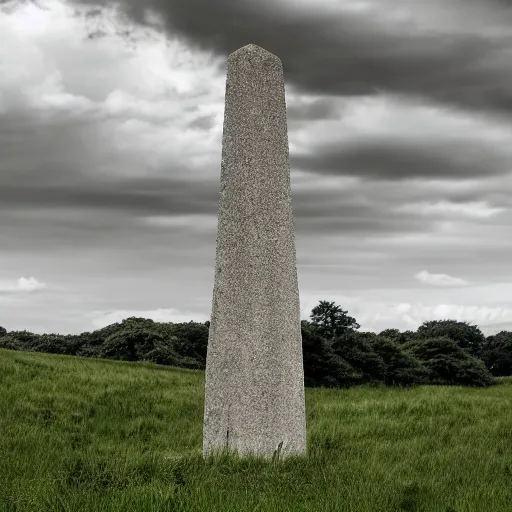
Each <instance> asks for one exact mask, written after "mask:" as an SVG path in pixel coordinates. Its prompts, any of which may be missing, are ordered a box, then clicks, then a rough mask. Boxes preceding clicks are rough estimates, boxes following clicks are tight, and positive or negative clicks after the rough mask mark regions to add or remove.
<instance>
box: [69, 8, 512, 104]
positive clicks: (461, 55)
mask: <svg viewBox="0 0 512 512" xmlns="http://www.w3.org/2000/svg"><path fill="white" fill-rule="evenodd" d="M72 2H73V3H74V4H76V5H81V6H84V5H85V6H90V7H91V12H96V13H97V10H95V6H98V5H110V4H111V3H112V2H110V1H109V0H72ZM347 3H350V2H347ZM115 4H119V5H120V7H121V8H122V9H123V12H124V13H125V14H126V15H127V16H128V18H129V19H131V20H133V21H134V22H136V23H138V24H142V25H144V24H148V17H147V11H148V9H150V10H152V11H153V12H155V13H157V14H158V15H160V17H161V20H162V22H163V23H164V26H165V29H166V31H167V33H168V34H169V35H170V36H172V37H173V38H176V37H179V38H182V39H183V40H184V41H186V43H187V44H190V45H191V46H193V47H195V48H198V49H202V50H206V51H211V52H213V53H214V54H216V55H222V56H227V55H228V54H229V53H231V52H233V51H234V50H236V49H237V48H239V47H241V46H244V45H245V44H248V43H249V42H252V43H256V44H258V45H260V46H263V47H264V48H266V49H267V50H269V51H271V52H273V53H275V54H276V55H278V56H279V57H280V58H281V60H282V62H283V67H284V70H285V75H286V80H287V83H289V84H293V85H294V86H296V87H297V88H298V90H300V91H301V92H304V93H310V94H316V95H345V96H347V95H349V96H350V95H357V96H358V95H371V94H375V93H377V92H382V91H385V92H392V93H398V94H409V95H414V96H417V97H425V98H431V99H434V100H435V101H439V102H444V103H446V104H449V105H454V106H458V107H469V108H474V109H477V110H483V111H491V112H494V113H496V114H504V113H506V112H510V111H511V110H512V89H511V88H510V83H511V81H512V68H511V67H510V59H511V56H510V48H511V47H512V33H510V32H509V33H508V35H507V33H506V27H507V24H509V25H508V26H509V27H510V26H511V25H510V24H512V12H511V10H510V9H508V8H507V7H506V5H501V4H500V3H498V2H489V3H487V4H482V5H485V6H486V7H485V12H487V13H489V16H488V17H487V18H486V17H482V18H481V20H480V26H479V28H480V31H474V30H473V31H471V30H469V29H468V31H466V32H463V31H461V30H457V31H455V30H454V31H450V30H446V29H445V30H444V31H441V30H435V29H422V28H421V25H420V24H419V23H416V19H415V18H414V17H413V16H412V15H411V19H410V21H409V22H401V23H398V22H396V23H395V24H394V25H393V23H392V22H391V21H388V22H387V23H383V22H382V20H380V19H379V16H378V15H377V14H376V11H375V10H372V11H370V12H365V11H363V12H348V11H342V10H339V11H338V12H334V11H333V9H331V12H328V9H326V8H324V9H323V8H322V7H323V6H322V5H320V4H319V5H318V6H317V5H315V8H313V7H312V8H311V10H309V11H306V10H305V9H304V8H302V9H297V8H296V7H295V6H294V5H292V4H290V5H288V6H286V5H281V6H278V5H276V3H274V2H257V3H254V2H252V1H249V0H216V1H215V2H212V1H210V0H149V1H146V2H139V1H138V0H121V1H120V2H115ZM388 6H389V8H391V7H392V4H388V5H386V3H384V5H381V9H380V12H381V14H385V13H386V8H387V7H388ZM406 6H407V4H406ZM470 6H472V7H474V6H475V2H472V1H468V2H467V3H466V4H465V3H463V2H454V1H451V2H447V3H446V4H444V3H443V4H440V3H433V4H432V9H433V10H435V9H437V10H438V16H439V17H442V16H443V10H444V9H446V12H447V14H450V13H451V14H452V16H453V18H455V21H454V23H456V24H459V25H460V23H464V21H463V20H464V18H465V16H466V15H469V14H470V12H472V11H469V7H470ZM477 6H478V4H477ZM427 8H428V7H427ZM322 11H323V12H322ZM377 12H378V11H377ZM491 15H492V16H491ZM381 17H382V18H384V19H385V16H381ZM417 17H418V21H419V22H420V21H421V17H420V15H419V14H418V16H417ZM473 17H474V16H473ZM497 20H498V21H497ZM498 23H499V28H500V29H501V30H500V31H499V33H497V34H496V35H495V36H494V37H492V36H491V34H493V33H494V32H493V29H494V28H495V25H496V24H498ZM504 27H505V28H504Z"/></svg>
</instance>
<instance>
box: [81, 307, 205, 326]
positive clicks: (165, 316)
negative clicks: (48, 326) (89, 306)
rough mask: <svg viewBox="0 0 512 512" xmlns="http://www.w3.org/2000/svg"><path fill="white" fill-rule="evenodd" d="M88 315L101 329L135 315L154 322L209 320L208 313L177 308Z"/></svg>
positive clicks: (96, 312)
mask: <svg viewBox="0 0 512 512" xmlns="http://www.w3.org/2000/svg"><path fill="white" fill-rule="evenodd" d="M87 316H89V317H90V318H91V319H92V324H93V325H94V328H95V329H101V328H102V327H106V326H107V325H111V324H113V323H116V322H122V321H123V320H124V319H126V318H130V317H132V316H135V317H137V318H149V319H151V320H154V321H155V322H173V323H181V322H189V321H190V320H192V321H194V322H201V323H202V322H206V320H210V316H209V315H204V314H200V313H184V312H181V311H178V310H177V309H172V308H170V309H154V310H124V309H123V310H121V309H119V310H115V311H109V312H104V311H93V312H92V313H90V314H89V315H87Z"/></svg>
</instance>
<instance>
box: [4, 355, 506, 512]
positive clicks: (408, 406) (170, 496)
mask: <svg viewBox="0 0 512 512" xmlns="http://www.w3.org/2000/svg"><path fill="white" fill-rule="evenodd" d="M500 382H501V383H500V385H497V386H494V387H490V388H464V387H448V386H420V387H417V388H413V389H391V388H386V387H383V386H381V387H369V386H361V387H357V388H352V389H349V390H336V389H324V388H321V389H306V411H307V434H308V436H307V438H308V454H307V456H306V457H293V458H290V459H284V460H276V461H269V460H264V459H262V458H258V457H253V456H251V457H247V458H239V457H237V456H236V455H232V454H220V455H218V456H216V457H215V458H213V459H209V460H208V461H204V460H203V458H202V426H203V406H204V395H203V393H204V372H202V371H197V370H183V369H175V368H170V367H162V366H156V365H153V364H150V363H140V362H138V363H125V362H117V361H107V360H100V359H87V358H81V357H73V356H58V355H50V354H41V353H27V352H14V351H8V350H1V349H0V511H1V512H7V511H9V512H14V511H16V512H22V511H23V512H24V511H30V512H36V511H52V512H59V511H73V512H82V511H83V512H95V511H97V512H100V511H101V512H114V511H119V512H121V511H122V512H129V511H148V512H151V511H155V512H156V511H162V512H163V511H187V512H194V511H201V512H203V511H208V512H215V511H218V512H221V511H222V512H228V511H233V512H235V511H236V512H244V511H251V512H256V511H260V512H261V511H275V512H278V511H279V512H285V511H290V512H291V511H293V512H298V511H315V512H322V511H332V512H339V511H342V512H344V511H347V512H350V511H353V512H367V511H379V512H385V511H408V512H413V511H424V512H429V511H432V512H469V511H475V512H476V511H478V512H482V511H489V512H501V511H503V512H505V511H506V512H510V511H511V510H512V415H511V412H512V378H503V379H500Z"/></svg>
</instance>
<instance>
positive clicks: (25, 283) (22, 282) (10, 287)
mask: <svg viewBox="0 0 512 512" xmlns="http://www.w3.org/2000/svg"><path fill="white" fill-rule="evenodd" d="M46 286H47V285H46V284H45V283H42V282H40V281H38V280H37V279H36V278H35V277H29V278H25V277H20V278H19V279H18V280H17V281H16V282H8V281H7V282H3V283H0V293H6V292H33V291H36V290H42V289H43V288H46Z"/></svg>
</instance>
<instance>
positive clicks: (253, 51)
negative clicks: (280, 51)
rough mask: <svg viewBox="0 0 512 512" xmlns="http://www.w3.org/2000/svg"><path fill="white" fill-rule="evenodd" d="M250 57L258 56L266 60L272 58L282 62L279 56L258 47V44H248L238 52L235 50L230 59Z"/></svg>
mask: <svg viewBox="0 0 512 512" xmlns="http://www.w3.org/2000/svg"><path fill="white" fill-rule="evenodd" d="M249 55H257V56H259V57H263V58H265V59H268V58H269V57H271V58H273V59H277V60H279V61H280V60H281V59H279V57H278V56H277V55H274V54H273V53H271V52H269V51H267V50H265V48H262V47H261V46H258V45H257V44H254V43H250V44H246V45H245V46H242V47H241V48H238V50H235V51H234V52H233V53H231V54H230V55H229V59H233V58H234V57H242V58H244V57H246V56H249Z"/></svg>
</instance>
